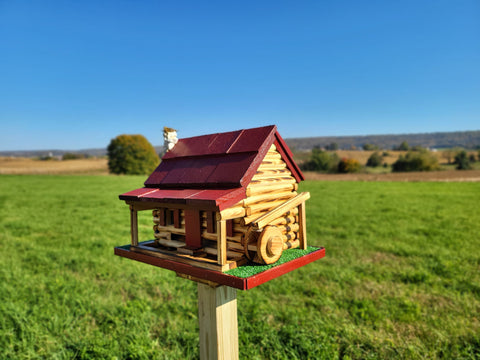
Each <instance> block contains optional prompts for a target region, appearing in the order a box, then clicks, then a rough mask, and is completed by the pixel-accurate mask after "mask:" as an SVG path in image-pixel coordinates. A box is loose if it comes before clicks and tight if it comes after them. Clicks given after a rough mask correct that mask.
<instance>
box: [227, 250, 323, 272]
mask: <svg viewBox="0 0 480 360" xmlns="http://www.w3.org/2000/svg"><path fill="white" fill-rule="evenodd" d="M316 250H318V248H317V247H313V246H307V249H306V250H302V249H288V250H285V251H284V252H283V253H282V256H281V257H280V259H278V261H277V262H275V263H273V264H269V265H259V264H255V263H252V262H249V263H247V264H245V265H242V266H239V267H237V268H235V269H232V270H228V271H226V272H225V274H228V275H233V276H236V277H239V278H248V277H250V276H253V275H257V274H259V273H261V272H263V271H265V270H268V269H271V268H274V267H275V266H279V265H282V264H285V263H286V262H289V261H292V260H295V259H297V258H299V257H301V256H304V255H307V254H310V253H311V252H314V251H316Z"/></svg>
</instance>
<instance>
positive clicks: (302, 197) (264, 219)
mask: <svg viewBox="0 0 480 360" xmlns="http://www.w3.org/2000/svg"><path fill="white" fill-rule="evenodd" d="M309 198H310V193H309V192H303V193H300V194H298V195H297V196H295V197H294V198H292V199H290V200H287V201H285V202H284V203H283V204H281V205H279V206H277V207H276V208H275V209H272V210H270V211H269V212H268V213H266V214H265V215H262V216H261V217H259V218H258V219H256V220H254V221H253V222H252V223H253V224H254V225H255V226H256V227H257V228H259V229H261V228H263V227H264V226H266V225H267V224H268V223H270V221H272V220H275V219H277V218H278V217H280V216H281V215H282V214H284V213H286V212H287V211H289V210H291V209H292V208H294V207H297V206H298V205H300V204H301V203H304V202H305V201H306V200H308V199H309Z"/></svg>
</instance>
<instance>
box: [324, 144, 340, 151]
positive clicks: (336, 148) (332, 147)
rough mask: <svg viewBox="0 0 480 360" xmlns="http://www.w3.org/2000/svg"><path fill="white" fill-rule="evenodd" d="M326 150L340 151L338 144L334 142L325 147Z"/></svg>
mask: <svg viewBox="0 0 480 360" xmlns="http://www.w3.org/2000/svg"><path fill="white" fill-rule="evenodd" d="M325 149H326V150H329V151H335V150H338V144H337V143H336V142H332V143H330V144H328V145H327V146H325Z"/></svg>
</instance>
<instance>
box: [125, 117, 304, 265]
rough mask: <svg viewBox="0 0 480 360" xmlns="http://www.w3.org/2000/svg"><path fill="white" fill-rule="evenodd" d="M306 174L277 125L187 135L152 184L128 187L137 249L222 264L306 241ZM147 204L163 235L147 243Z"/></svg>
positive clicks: (265, 256) (269, 255) (263, 259)
mask: <svg viewBox="0 0 480 360" xmlns="http://www.w3.org/2000/svg"><path fill="white" fill-rule="evenodd" d="M303 179H304V177H303V174H302V173H301V171H300V169H299V167H298V166H297V165H296V164H295V162H294V161H293V157H292V154H291V152H290V150H289V149H288V147H287V145H286V144H285V142H284V140H283V139H282V137H281V136H280V134H279V133H278V131H277V127H276V126H266V127H259V128H253V129H246V130H238V131H232V132H225V133H218V134H211V135H204V136H196V137H191V138H186V139H180V140H178V142H177V143H176V144H175V146H173V148H172V149H171V150H170V151H168V152H167V153H166V154H165V155H164V156H163V158H162V162H161V163H160V165H159V166H158V167H157V169H156V170H155V171H154V172H153V173H152V174H151V175H150V176H149V177H148V179H147V180H146V181H145V184H144V185H145V187H143V188H140V189H136V190H133V191H130V192H127V193H125V194H122V195H120V199H121V200H124V201H125V202H126V203H127V204H128V205H130V210H131V230H132V231H131V233H132V249H134V250H135V251H139V252H144V253H148V254H150V255H155V256H158V257H161V258H166V259H173V260H175V261H181V262H184V263H188V264H191V265H194V266H198V267H204V268H209V269H215V270H219V271H226V270H228V269H231V268H234V267H236V266H237V265H239V264H241V263H243V262H246V261H248V260H252V261H254V262H258V263H273V262H275V261H277V260H278V258H279V257H280V256H281V254H282V252H283V250H284V249H288V248H295V247H302V248H306V244H307V240H306V229H305V206H304V205H305V201H306V200H307V199H308V198H309V196H310V195H309V193H301V194H298V193H297V189H298V183H299V182H300V181H302V180H303ZM142 210H152V214H153V223H154V226H153V228H154V237H155V240H151V241H147V242H142V243H139V241H138V230H137V227H138V225H137V222H138V220H137V212H138V211H142Z"/></svg>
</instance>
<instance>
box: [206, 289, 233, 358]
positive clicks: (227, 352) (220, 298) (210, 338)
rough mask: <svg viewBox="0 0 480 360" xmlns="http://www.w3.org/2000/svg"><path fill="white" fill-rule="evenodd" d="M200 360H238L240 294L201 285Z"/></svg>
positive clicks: (231, 290) (230, 290)
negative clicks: (238, 303) (238, 298)
mask: <svg viewBox="0 0 480 360" xmlns="http://www.w3.org/2000/svg"><path fill="white" fill-rule="evenodd" d="M197 289H198V323H199V330H200V331H199V332H200V359H201V360H211V359H232V360H238V320H237V290H236V289H234V288H231V287H228V286H218V287H211V286H209V285H206V284H202V283H198V285H197Z"/></svg>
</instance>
